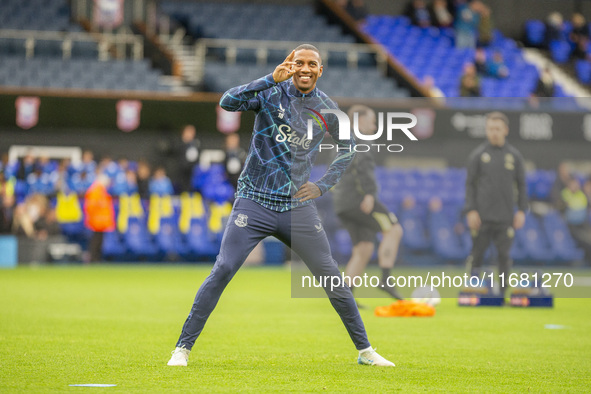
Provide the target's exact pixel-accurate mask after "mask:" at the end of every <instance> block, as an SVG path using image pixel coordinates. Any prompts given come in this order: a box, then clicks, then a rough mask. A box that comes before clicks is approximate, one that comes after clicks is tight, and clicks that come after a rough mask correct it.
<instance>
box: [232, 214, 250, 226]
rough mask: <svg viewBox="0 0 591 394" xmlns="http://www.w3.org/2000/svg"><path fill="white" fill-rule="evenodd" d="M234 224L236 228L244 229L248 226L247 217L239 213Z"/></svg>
mask: <svg viewBox="0 0 591 394" xmlns="http://www.w3.org/2000/svg"><path fill="white" fill-rule="evenodd" d="M234 223H236V225H237V226H238V227H246V225H247V224H248V216H247V215H245V214H243V213H239V214H238V217H237V218H236V220H234Z"/></svg>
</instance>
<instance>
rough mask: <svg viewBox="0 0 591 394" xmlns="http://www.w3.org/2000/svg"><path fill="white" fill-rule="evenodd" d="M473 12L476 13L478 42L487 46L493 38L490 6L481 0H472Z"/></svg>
mask: <svg viewBox="0 0 591 394" xmlns="http://www.w3.org/2000/svg"><path fill="white" fill-rule="evenodd" d="M471 7H472V9H473V10H474V12H476V13H477V14H478V19H479V22H478V44H479V45H481V46H489V45H490V43H491V42H492V39H493V35H492V33H493V21H492V16H491V11H490V7H488V6H487V5H486V4H484V3H483V2H481V1H473V2H472V4H471Z"/></svg>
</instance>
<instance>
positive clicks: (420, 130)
mask: <svg viewBox="0 0 591 394" xmlns="http://www.w3.org/2000/svg"><path fill="white" fill-rule="evenodd" d="M410 112H411V113H412V114H413V115H414V116H416V117H417V124H416V126H415V127H413V128H412V133H413V134H414V136H415V137H417V138H418V139H420V140H426V139H427V138H431V137H432V136H433V131H434V130H435V111H433V110H432V109H431V108H415V109H413V110H412V111H410Z"/></svg>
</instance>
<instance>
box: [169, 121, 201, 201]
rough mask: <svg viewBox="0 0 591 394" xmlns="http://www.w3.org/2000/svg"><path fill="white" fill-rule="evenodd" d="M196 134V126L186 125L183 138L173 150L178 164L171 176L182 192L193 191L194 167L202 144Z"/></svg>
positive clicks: (197, 161) (174, 161)
mask: <svg viewBox="0 0 591 394" xmlns="http://www.w3.org/2000/svg"><path fill="white" fill-rule="evenodd" d="M195 134H196V130H195V126H193V125H186V126H185V127H184V128H183V131H182V133H181V139H180V140H179V141H177V142H176V143H175V145H174V147H173V150H172V154H173V160H172V162H173V163H175V164H176V165H175V167H174V168H173V169H172V170H171V176H172V180H173V183H174V184H175V186H177V187H178V188H179V191H180V192H181V193H182V192H190V191H192V184H191V180H192V179H191V178H192V176H193V168H194V167H195V165H196V164H198V163H199V153H200V151H199V148H200V145H201V144H200V142H199V140H198V139H197V138H196V137H195Z"/></svg>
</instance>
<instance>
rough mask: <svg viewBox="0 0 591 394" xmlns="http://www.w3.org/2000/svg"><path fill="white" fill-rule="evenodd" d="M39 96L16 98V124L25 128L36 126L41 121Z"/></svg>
mask: <svg viewBox="0 0 591 394" xmlns="http://www.w3.org/2000/svg"><path fill="white" fill-rule="evenodd" d="M40 104H41V100H40V99H39V97H22V96H21V97H18V98H17V99H16V103H15V105H16V124H17V125H18V126H19V127H20V128H22V129H25V130H28V129H30V128H31V127H33V126H35V125H36V124H37V122H38V121H39V105H40Z"/></svg>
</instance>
